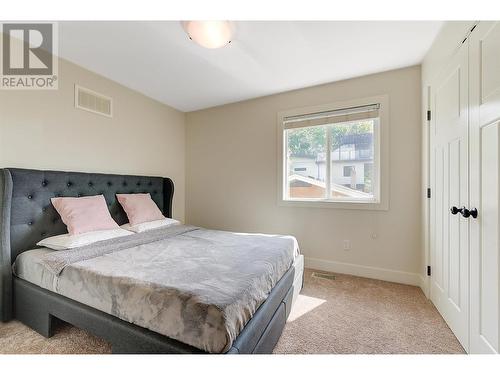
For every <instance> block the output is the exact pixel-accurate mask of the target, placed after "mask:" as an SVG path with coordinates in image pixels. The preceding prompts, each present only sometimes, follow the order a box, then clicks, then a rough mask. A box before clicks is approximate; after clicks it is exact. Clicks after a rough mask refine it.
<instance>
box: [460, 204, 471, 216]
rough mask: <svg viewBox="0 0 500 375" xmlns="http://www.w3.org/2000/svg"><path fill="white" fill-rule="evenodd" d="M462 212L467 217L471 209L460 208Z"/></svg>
mask: <svg viewBox="0 0 500 375" xmlns="http://www.w3.org/2000/svg"><path fill="white" fill-rule="evenodd" d="M459 211H460V213H461V214H462V216H463V217H465V218H467V217H469V216H470V211H469V210H468V209H467V208H465V206H464V207H462V208H460V209H459Z"/></svg>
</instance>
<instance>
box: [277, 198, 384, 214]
mask: <svg viewBox="0 0 500 375" xmlns="http://www.w3.org/2000/svg"><path fill="white" fill-rule="evenodd" d="M278 206H284V207H309V208H334V209H338V210H372V211H388V210H389V204H388V203H387V202H377V201H371V202H369V201H329V200H324V199H322V200H284V199H280V200H278Z"/></svg>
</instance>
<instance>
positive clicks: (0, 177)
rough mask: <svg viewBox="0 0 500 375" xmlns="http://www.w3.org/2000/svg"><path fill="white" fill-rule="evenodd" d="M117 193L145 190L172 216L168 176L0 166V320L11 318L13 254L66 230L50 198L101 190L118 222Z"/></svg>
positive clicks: (120, 215)
mask: <svg viewBox="0 0 500 375" xmlns="http://www.w3.org/2000/svg"><path fill="white" fill-rule="evenodd" d="M117 193H150V194H151V197H152V198H153V200H154V201H155V203H156V204H157V205H158V207H159V208H160V210H161V211H162V212H163V214H164V215H165V216H167V217H172V198H173V195H174V184H173V182H172V180H171V179H170V178H163V177H146V176H127V175H114V174H100V173H80V172H60V171H39V170H32V169H17V168H7V169H0V276H1V278H0V293H1V295H0V296H1V299H0V318H1V319H0V320H3V321H6V320H9V319H10V318H11V299H12V271H11V266H12V263H13V262H14V261H15V259H16V257H17V256H18V255H19V254H20V253H22V252H23V251H26V250H29V249H33V248H35V247H36V243H37V242H38V241H40V240H41V239H42V238H45V237H50V236H55V235H58V234H63V233H66V232H67V231H66V226H65V225H64V223H63V222H62V221H61V218H60V216H59V214H58V213H57V211H56V210H55V209H54V207H52V204H51V203H50V198H53V197H59V196H61V197H82V196H87V195H98V194H103V195H104V197H105V199H106V202H107V203H108V207H109V211H110V213H111V216H112V217H113V219H114V220H115V221H116V222H117V223H118V224H119V225H122V224H125V223H126V222H127V221H128V220H127V216H126V214H125V212H124V211H123V209H122V207H121V205H120V204H119V203H118V201H117V199H116V194H117Z"/></svg>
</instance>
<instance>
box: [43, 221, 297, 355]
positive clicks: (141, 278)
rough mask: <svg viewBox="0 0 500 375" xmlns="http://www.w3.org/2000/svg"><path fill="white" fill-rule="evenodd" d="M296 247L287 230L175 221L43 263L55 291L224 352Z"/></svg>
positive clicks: (49, 257)
mask: <svg viewBox="0 0 500 375" xmlns="http://www.w3.org/2000/svg"><path fill="white" fill-rule="evenodd" d="M297 253H298V247H297V242H296V240H295V239H294V238H293V237H290V236H277V235H274V236H272V235H252V234H238V233H231V232H223V231H215V230H206V229H201V228H197V227H192V226H184V225H176V226H172V227H167V228H160V229H155V230H152V231H148V232H145V233H141V234H135V235H132V236H126V237H120V238H117V239H112V240H107V241H102V242H99V243H96V244H94V245H90V246H86V247H81V248H78V249H73V250H66V251H57V252H51V253H49V254H46V255H43V256H42V257H41V263H42V264H43V266H45V267H46V269H47V270H48V272H50V273H51V274H53V275H55V276H56V277H55V285H54V289H55V291H56V292H57V293H60V294H62V295H65V296H67V297H69V298H72V299H75V300H77V301H79V302H82V303H84V304H87V305H90V306H92V307H94V308H96V309H99V310H101V311H104V312H107V313H109V314H112V315H114V316H117V317H119V318H121V319H123V320H126V321H128V322H131V323H134V324H137V325H139V326H142V327H144V328H148V329H150V330H152V331H155V332H158V333H161V334H163V335H166V336H168V337H171V338H174V339H176V340H179V341H181V342H184V343H186V344H189V345H192V346H195V347H197V348H199V349H202V350H204V351H207V352H211V353H222V352H225V351H227V350H228V349H229V348H230V347H231V345H232V342H233V340H234V339H235V338H236V337H237V336H238V334H239V333H240V331H241V330H242V329H243V327H244V326H245V324H246V323H247V322H248V321H249V320H250V318H251V317H252V316H253V314H254V313H255V311H256V310H257V309H258V307H259V306H260V305H261V304H262V303H263V302H264V301H265V299H266V298H267V296H268V294H269V292H270V291H271V289H272V288H273V287H274V286H275V285H276V283H277V282H278V281H279V279H280V278H281V277H282V276H283V275H284V274H285V272H286V271H287V270H288V269H289V268H290V267H291V266H292V263H293V260H294V257H295V256H296V255H297Z"/></svg>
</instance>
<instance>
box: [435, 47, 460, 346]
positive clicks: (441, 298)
mask: <svg viewBox="0 0 500 375" xmlns="http://www.w3.org/2000/svg"><path fill="white" fill-rule="evenodd" d="M431 108H432V122H431V191H432V197H431V223H430V224H431V225H430V234H431V266H432V276H431V300H432V302H433V303H434V305H435V306H436V307H437V309H438V310H439V312H440V313H441V315H442V316H443V318H444V319H445V321H446V322H447V323H448V325H449V326H450V328H451V329H452V331H453V332H454V333H455V335H456V336H457V338H458V340H459V341H460V343H461V344H462V346H463V347H464V348H465V349H466V350H468V346H469V218H465V217H463V216H462V214H461V213H459V212H457V209H460V208H461V207H466V208H468V207H469V187H468V184H469V171H468V163H469V160H468V158H469V150H468V148H469V146H468V142H469V140H468V132H469V130H468V126H469V122H468V116H469V113H468V43H467V41H466V42H465V43H463V44H462V46H461V47H460V49H459V50H458V51H457V52H456V53H455V54H454V56H453V57H452V58H451V61H450V63H449V65H448V66H447V67H446V68H445V69H444V71H443V73H442V74H441V75H440V77H439V78H438V79H437V80H436V81H435V82H434V83H433V84H432V85H431ZM452 207H455V208H456V209H454V214H453V213H451V212H450V209H451V208H452Z"/></svg>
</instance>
